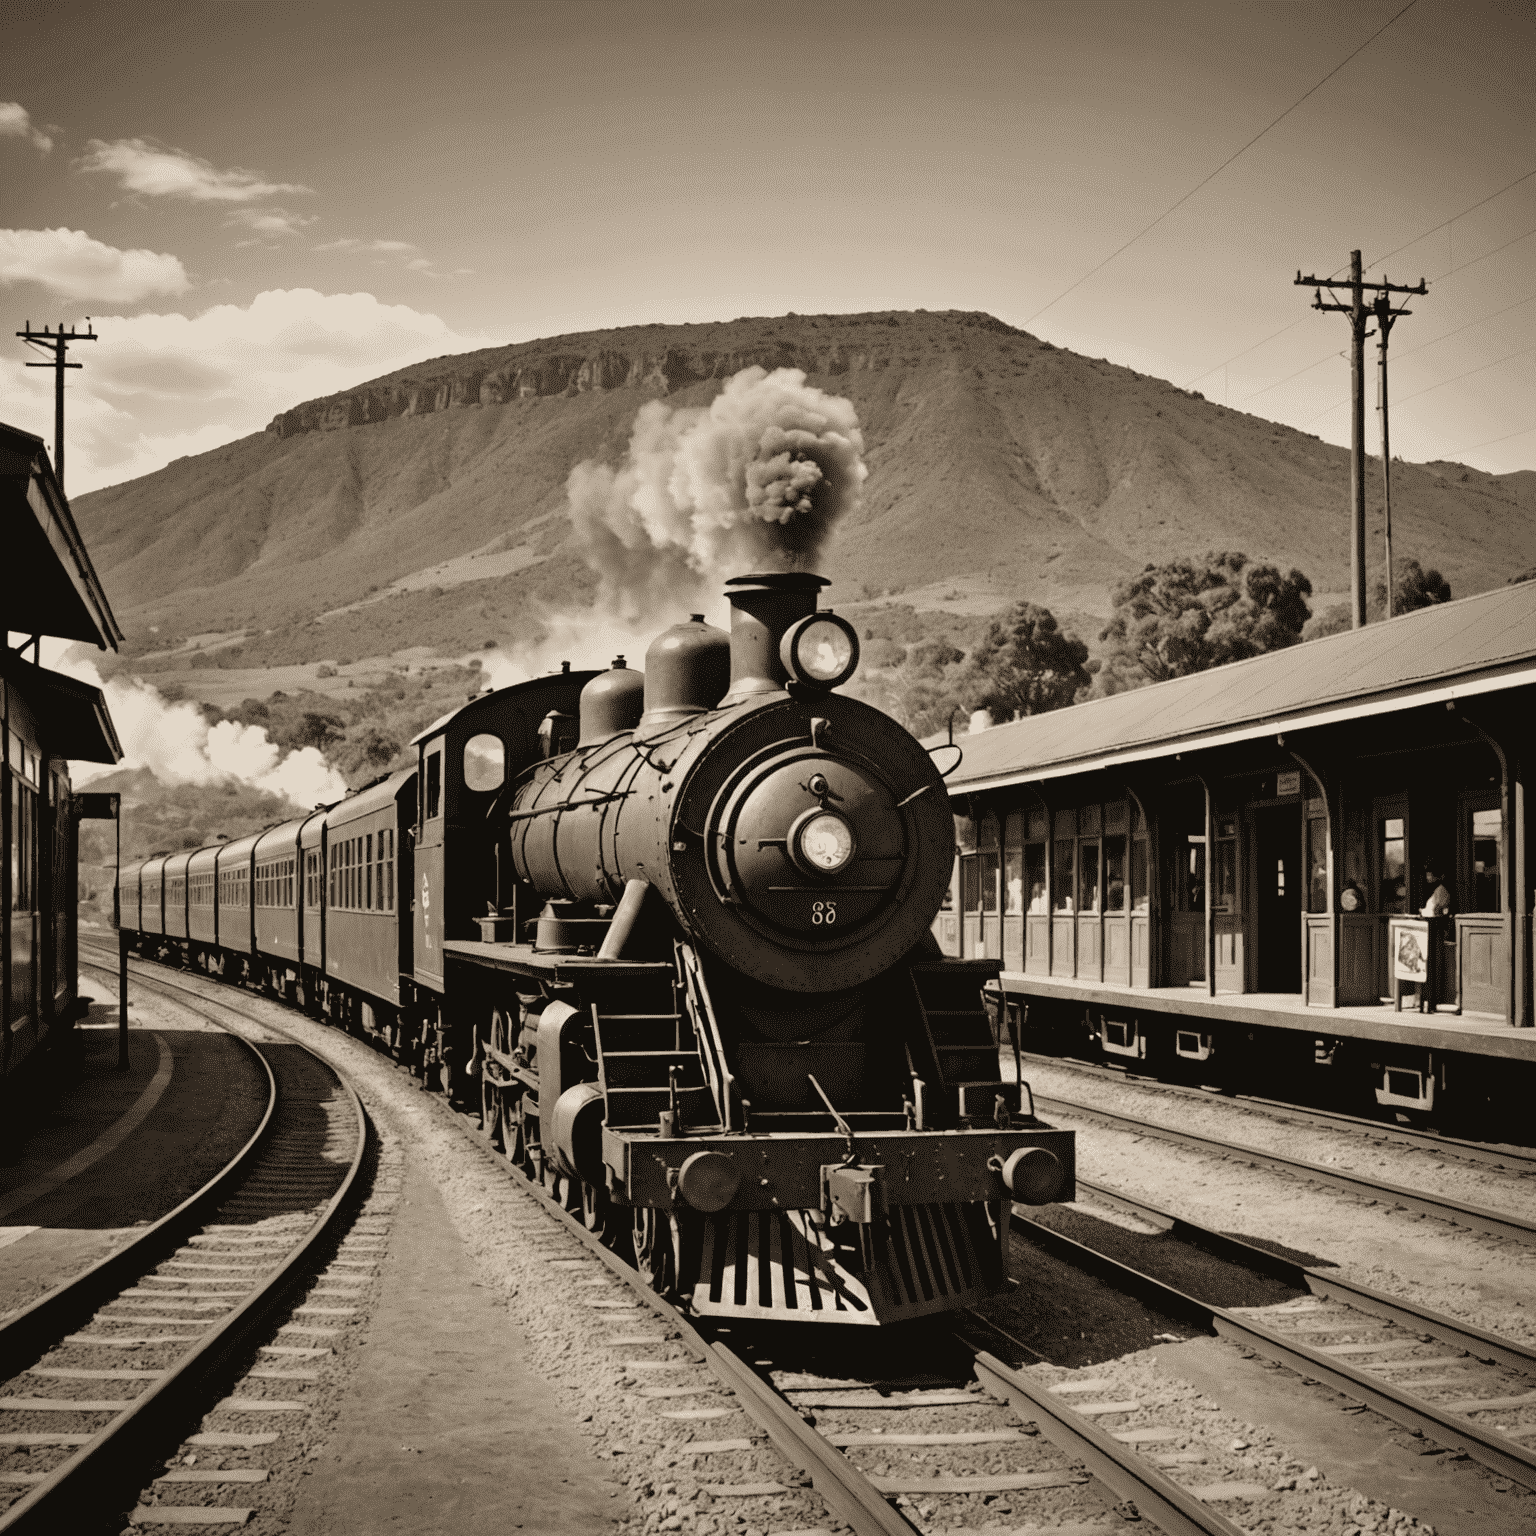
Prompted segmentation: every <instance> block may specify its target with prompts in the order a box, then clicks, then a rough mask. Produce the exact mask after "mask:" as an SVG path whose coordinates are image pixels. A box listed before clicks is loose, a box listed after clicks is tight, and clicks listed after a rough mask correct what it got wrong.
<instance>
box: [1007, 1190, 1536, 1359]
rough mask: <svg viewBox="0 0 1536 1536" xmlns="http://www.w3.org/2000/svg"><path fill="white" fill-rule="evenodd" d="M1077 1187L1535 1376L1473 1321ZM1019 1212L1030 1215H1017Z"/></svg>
mask: <svg viewBox="0 0 1536 1536" xmlns="http://www.w3.org/2000/svg"><path fill="white" fill-rule="evenodd" d="M1077 1187H1078V1188H1079V1189H1086V1190H1089V1191H1091V1192H1092V1193H1093V1194H1095V1195H1097V1196H1098V1197H1099V1198H1100V1199H1101V1200H1103V1201H1104V1202H1105V1203H1106V1204H1108V1205H1113V1206H1116V1207H1118V1208H1119V1209H1120V1210H1122V1211H1125V1212H1127V1213H1128V1214H1130V1215H1132V1216H1136V1217H1138V1218H1140V1219H1141V1220H1142V1221H1147V1222H1151V1223H1153V1224H1154V1225H1156V1226H1160V1227H1162V1228H1163V1229H1164V1230H1165V1231H1167V1232H1169V1233H1171V1234H1172V1235H1173V1236H1175V1237H1177V1238H1179V1239H1180V1240H1182V1241H1183V1242H1186V1243H1191V1244H1193V1245H1194V1246H1195V1247H1197V1248H1203V1249H1204V1250H1205V1251H1206V1252H1207V1253H1210V1254H1212V1255H1214V1256H1215V1257H1216V1258H1219V1259H1226V1260H1228V1261H1230V1262H1232V1263H1235V1264H1240V1265H1242V1266H1243V1267H1244V1268H1245V1269H1252V1270H1256V1271H1258V1272H1259V1273H1262V1274H1267V1275H1269V1276H1271V1277H1272V1278H1273V1279H1276V1280H1281V1281H1284V1282H1286V1283H1287V1284H1290V1285H1294V1286H1296V1287H1298V1288H1300V1289H1305V1290H1308V1291H1310V1292H1311V1293H1312V1294H1313V1295H1314V1296H1317V1297H1320V1298H1321V1299H1322V1300H1324V1301H1336V1302H1338V1303H1340V1304H1341V1305H1342V1306H1347V1307H1354V1308H1355V1309H1356V1310H1357V1311H1360V1312H1369V1313H1372V1314H1373V1315H1375V1316H1377V1317H1381V1318H1389V1319H1390V1320H1391V1321H1392V1322H1393V1323H1394V1324H1397V1325H1398V1326H1401V1327H1404V1328H1412V1329H1414V1330H1416V1331H1419V1332H1423V1333H1433V1334H1435V1335H1436V1336H1437V1337H1438V1338H1439V1339H1440V1340H1441V1341H1442V1342H1444V1343H1446V1344H1450V1345H1453V1346H1454V1347H1455V1348H1457V1349H1464V1350H1466V1352H1467V1353H1468V1354H1469V1355H1471V1356H1473V1357H1474V1358H1476V1359H1478V1360H1482V1361H1483V1362H1484V1363H1485V1364H1489V1365H1492V1364H1498V1365H1507V1366H1509V1367H1510V1368H1511V1369H1512V1370H1516V1371H1529V1372H1532V1373H1533V1374H1536V1349H1530V1348H1528V1347H1527V1346H1526V1345H1524V1344H1520V1343H1517V1342H1516V1341H1515V1340H1514V1339H1506V1338H1501V1337H1500V1336H1499V1335H1498V1334H1496V1333H1489V1332H1487V1331H1486V1330H1484V1329H1482V1328H1474V1327H1473V1326H1472V1325H1471V1324H1470V1323H1463V1322H1459V1321H1458V1320H1457V1319H1456V1318H1454V1317H1448V1316H1447V1315H1446V1314H1445V1313H1444V1312H1434V1311H1431V1310H1430V1309H1429V1308H1428V1307H1416V1306H1413V1305H1411V1304H1410V1303H1408V1302H1406V1301H1404V1300H1403V1299H1402V1298H1401V1297H1398V1296H1392V1295H1389V1294H1388V1293H1387V1292H1386V1291H1378V1290H1375V1289H1374V1288H1372V1287H1371V1286H1368V1285H1357V1284H1356V1283H1355V1282H1354V1281H1352V1280H1341V1279H1339V1278H1338V1277H1337V1276H1336V1275H1330V1274H1327V1273H1325V1272H1324V1271H1323V1270H1320V1269H1310V1268H1308V1267H1307V1266H1306V1265H1304V1264H1298V1263H1296V1262H1295V1261H1294V1260H1292V1259H1287V1258H1283V1257H1282V1256H1281V1255H1280V1254H1277V1253H1271V1252H1270V1251H1269V1250H1268V1249H1267V1248H1260V1247H1259V1246H1258V1245H1257V1244H1256V1243H1250V1242H1246V1241H1244V1239H1242V1238H1240V1237H1232V1236H1230V1235H1228V1234H1227V1233H1225V1232H1217V1231H1214V1230H1212V1229H1211V1228H1210V1227H1202V1226H1200V1225H1198V1224H1197V1223H1195V1222H1192V1221H1186V1220H1185V1219H1184V1218H1183V1217H1182V1216H1174V1215H1171V1214H1170V1213H1169V1212H1167V1211H1161V1210H1159V1209H1158V1208H1157V1207H1156V1206H1155V1205H1148V1204H1146V1202H1145V1201H1142V1200H1137V1199H1134V1198H1133V1197H1132V1196H1130V1195H1126V1194H1122V1193H1121V1192H1120V1191H1119V1190H1117V1189H1110V1188H1108V1187H1107V1186H1106V1185H1103V1184H1095V1183H1093V1182H1092V1181H1091V1180H1089V1179H1084V1178H1079V1179H1078V1181H1077ZM1018 1214H1020V1215H1025V1214H1027V1213H1026V1212H1024V1211H1019V1212H1018Z"/></svg>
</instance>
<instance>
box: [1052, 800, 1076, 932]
mask: <svg viewBox="0 0 1536 1536" xmlns="http://www.w3.org/2000/svg"><path fill="white" fill-rule="evenodd" d="M1057 814H1058V820H1059V819H1060V813H1059V812H1058V813H1057ZM1076 852H1077V844H1076V843H1075V842H1074V841H1073V840H1072V839H1071V838H1070V837H1062V838H1058V839H1057V840H1056V858H1055V871H1056V879H1055V881H1054V883H1053V885H1052V890H1053V891H1054V893H1055V900H1054V901H1053V902H1052V903H1051V910H1052V911H1053V912H1070V911H1071V910H1072V887H1073V884H1074V881H1075V877H1076V873H1077V866H1076V863H1075V862H1074V859H1073V855H1074V854H1075V853H1076Z"/></svg>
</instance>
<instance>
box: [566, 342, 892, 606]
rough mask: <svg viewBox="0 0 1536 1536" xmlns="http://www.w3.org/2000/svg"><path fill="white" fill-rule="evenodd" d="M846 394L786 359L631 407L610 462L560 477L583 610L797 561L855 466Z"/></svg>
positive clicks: (685, 601) (854, 485)
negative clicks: (591, 583) (716, 389)
mask: <svg viewBox="0 0 1536 1536" xmlns="http://www.w3.org/2000/svg"><path fill="white" fill-rule="evenodd" d="M863 452H864V438H863V435H862V434H861V433H860V431H859V422H858V415H857V413H856V412H855V410H854V407H853V403H852V402H851V401H849V400H845V399H843V398H842V397H841V396H839V395H829V394H827V393H825V392H824V391H822V390H820V389H816V388H815V387H813V386H812V385H808V384H807V383H806V382H805V374H804V373H803V372H801V370H800V369H798V368H776V369H775V370H774V371H773V372H772V373H768V372H767V371H765V370H764V369H762V368H744V369H743V370H742V371H741V372H740V373H738V374H736V375H735V376H734V377H732V378H731V379H730V380H728V381H727V383H726V386H725V388H724V389H723V390H721V392H720V393H719V394H718V395H717V396H716V397H715V399H714V401H713V403H712V404H710V405H709V406H707V407H698V406H683V407H674V406H670V405H668V404H666V402H665V401H662V400H653V401H651V402H649V403H648V404H646V405H644V406H642V407H641V408H640V410H639V412H638V413H637V414H636V416H635V424H634V427H633V429H632V431H631V433H630V439H629V447H628V450H627V451H626V453H625V456H624V461H623V463H622V464H620V465H619V466H618V467H617V468H613V467H611V466H609V465H606V464H598V463H595V462H594V461H592V460H587V461H585V462H584V463H581V464H578V465H577V466H576V468H575V469H573V470H572V471H571V475H570V479H569V480H568V481H567V482H566V493H567V495H568V497H569V501H570V518H571V522H572V524H573V525H574V527H575V529H576V532H577V534H578V535H579V536H580V537H581V540H582V543H583V548H582V554H583V556H584V557H585V558H586V560H587V562H588V564H590V565H591V566H592V568H593V569H594V570H595V571H596V572H597V573H598V576H599V577H600V587H599V592H598V602H597V609H596V612H597V613H605V614H617V615H618V616H619V617H620V618H622V619H626V620H630V621H636V622H638V621H644V620H646V619H648V618H650V617H651V616H652V615H653V614H654V615H656V616H658V617H659V616H661V612H662V610H663V609H664V608H665V609H666V610H667V611H668V612H670V611H671V610H674V609H678V608H685V607H687V606H689V605H693V606H695V607H696V606H697V602H698V596H699V594H700V593H702V592H703V591H705V590H707V589H708V588H710V587H718V585H719V582H720V579H721V578H723V577H726V576H740V575H745V574H747V573H748V572H751V571H763V570H785V569H795V568H805V567H808V566H809V565H810V564H811V563H812V562H813V561H814V560H815V558H816V556H817V555H818V554H819V552H820V551H821V549H822V547H823V545H824V544H825V542H826V540H827V538H828V536H829V535H830V533H831V532H832V529H833V527H834V526H835V525H836V523H837V521H838V519H839V518H840V517H842V516H843V515H844V514H845V513H846V512H848V511H850V510H851V509H852V508H853V507H855V506H857V505H858V501H859V497H860V494H861V492H862V489H863V485H864V480H865V476H866V475H867V474H868V471H867V470H866V469H865V467H864V460H863Z"/></svg>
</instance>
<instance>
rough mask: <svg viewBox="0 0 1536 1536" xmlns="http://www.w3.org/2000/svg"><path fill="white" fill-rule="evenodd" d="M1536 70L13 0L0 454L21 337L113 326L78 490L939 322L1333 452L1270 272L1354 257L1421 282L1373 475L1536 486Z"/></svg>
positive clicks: (1336, 409) (36, 374)
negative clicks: (1188, 392) (706, 344)
mask: <svg viewBox="0 0 1536 1536" xmlns="http://www.w3.org/2000/svg"><path fill="white" fill-rule="evenodd" d="M1405 7H1406V8H1405ZM1533 58H1536V7H1533V6H1532V5H1531V4H1530V3H1529V0H1412V3H1411V4H1410V3H1408V0H1355V3H1353V4H1350V5H1347V6H1342V7H1341V6H1338V5H1324V4H1321V3H1314V0H1287V3H1268V4H1266V3H1259V0H1250V3H1244V4H1240V5H1235V4H1232V3H1230V0H1210V3H1205V0H1168V3H1156V0H1154V3H1148V0H1112V3H1111V0H1104V3H1098V4H1095V3H1092V0H1086V3H1071V4H1069V3H1065V0H1059V3H1058V0H1052V3H1027V0H1014V3H1008V4H992V3H983V0H944V3H943V4H926V5H918V4H907V3H903V0H879V3H865V0H854V3H847V4H835V3H831V0H820V3H814V4H801V3H799V0H781V3H779V4H775V5H772V6H764V5H760V4H746V3H740V0H707V3H706V0H697V3H676V0H558V3H556V0H544V3H543V4H538V5H527V4H521V3H518V0H495V3H471V0H465V3H455V0H439V3H438V4H435V5H411V6H407V5H403V4H391V3H388V0H385V3H379V0H369V3H368V4H366V5H364V4H359V3H356V0H307V3H305V4H303V5H299V4H289V3H286V0H261V3H259V4H258V3H255V0H134V3H131V4H123V3H122V0H114V3H95V0H90V3H86V0H11V3H10V5H9V6H8V8H7V47H6V49H5V53H4V57H3V59H0V310H3V314H0V320H3V321H4V336H5V340H4V344H3V345H0V419H4V420H5V421H7V422H10V423H12V424H13V425H16V426H19V427H23V428H25V429H27V430H30V431H33V432H36V433H38V434H39V435H40V436H42V437H44V438H45V439H47V440H48V441H49V442H50V443H51V440H52V436H53V396H52V385H53V375H52V373H51V372H49V371H47V370H44V369H31V370H28V369H27V368H26V367H25V366H24V365H25V363H26V361H28V360H29V359H32V358H35V357H36V355H35V354H33V353H32V352H31V351H30V349H28V348H27V347H26V346H25V345H24V344H23V343H22V342H21V341H19V340H15V339H13V337H12V335H11V333H12V332H14V331H17V330H20V329H22V328H23V326H24V325H25V323H27V322H28V321H30V322H31V323H32V324H34V325H41V324H43V323H45V322H46V323H49V324H57V323H59V322H63V323H64V324H66V325H68V324H75V325H81V326H83V324H84V321H85V317H86V316H90V317H91V319H92V323H93V325H94V328H95V329H96V331H97V332H98V333H99V335H100V340H98V341H96V342H93V343H90V344H83V345H78V346H76V347H75V348H74V349H72V351H71V353H70V356H71V359H72V360H73V361H79V362H82V363H83V364H84V365H85V366H84V367H83V369H81V370H79V371H78V372H72V373H71V374H70V375H69V385H68V400H67V406H66V410H67V412H68V425H67V464H66V476H67V487H68V489H69V491H70V492H71V493H75V494H78V493H80V492H82V491H85V490H90V489H94V488H96V487H98V486H102V485H107V484H112V483H115V482H117V481H121V480H125V479H129V478H132V477H134V476H136V475H140V474H144V473H147V472H149V471H150V470H153V469H156V468H158V467H160V466H161V465H163V464H165V463H167V462H169V461H171V460H172V459H175V458H178V457H180V456H182V455H184V454H189V453H197V452H201V451H203V450H205V449H208V448H213V447H217V446H218V445H220V444H222V443H224V442H228V441H231V440H233V439H235V438H238V437H243V436H245V435H246V434H248V433H250V432H253V431H259V430H260V429H261V428H262V427H264V426H265V425H266V423H267V422H268V421H269V420H270V419H271V418H272V416H274V415H275V414H276V413H277V412H279V411H281V410H284V409H287V408H289V407H291V406H293V405H296V404H298V403H299V402H301V401H303V400H307V399H312V398H314V397H315V396H318V395H324V394H328V393H331V392H333V391H335V390H338V389H342V388H346V387H348V386H350V385H353V384H357V383H361V382H363V381H364V380H367V379H370V378H374V377H377V376H378V375H380V374H383V373H387V372H390V371H392V370H394V369H396V368H400V367H403V366H405V365H407V364H409V363H411V362H415V361H419V360H421V359H424V358H429V357H436V356H441V355H443V354H445V353H450V352H455V351H462V350H468V349H471V348H475V347H482V346H488V345H501V344H506V343H510V342H516V341H524V340H529V339H531V338H534V337H539V336H552V335H559V334H562V333H565V332H571V331H581V330H589V329H595V328H601V327H607V326H620V325H629V324H639V323H649V322H658V321H660V322H681V321H688V320H692V321H701V320H715V319H731V318H734V317H736V316H740V315H764V314H783V313H785V312H787V311H794V312H797V313H801V314H816V313H837V312H849V311H860V310H875V309H887V308H895V309H917V308H922V309H929V310H943V309H965V310H985V311H987V312H989V313H991V314H993V315H996V316H998V317H999V318H1001V319H1003V320H1005V321H1007V322H1009V323H1010V324H1013V325H1017V326H1020V327H1023V328H1024V329H1026V330H1028V331H1030V332H1032V333H1033V334H1035V335H1037V336H1039V337H1042V338H1043V339H1046V340H1049V341H1051V342H1054V343H1056V344H1058V345H1060V346H1065V347H1070V348H1072V349H1074V350H1076V351H1079V352H1082V353H1085V354H1087V355H1089V356H1092V357H1107V358H1109V359H1110V360H1111V361H1113V362H1117V363H1122V364H1125V365H1127V366H1129V367H1132V368H1136V369H1138V370H1140V371H1142V372H1147V373H1152V374H1156V375H1158V376H1160V377H1162V378H1167V379H1170V380H1172V381H1173V382H1174V383H1176V384H1179V385H1181V386H1184V387H1188V388H1192V389H1197V390H1200V391H1201V392H1202V393H1204V394H1205V395H1206V396H1207V397H1208V398H1210V399H1214V400H1218V401H1223V402H1225V403H1228V404H1230V405H1233V406H1235V407H1239V408H1241V409H1243V410H1247V411H1252V412H1255V413H1257V414H1259V415H1263V416H1266V417H1271V418H1273V419H1275V420H1279V421H1284V422H1287V423H1289V424H1291V425H1293V426H1297V427H1300V428H1303V429H1304V430H1306V431H1309V432H1315V433H1317V434H1319V435H1320V436H1321V437H1323V438H1325V439H1327V440H1329V441H1332V442H1339V443H1343V442H1347V441H1348V432H1349V413H1348V409H1347V401H1348V395H1349V372H1348V363H1347V347H1348V322H1347V320H1346V319H1345V317H1343V316H1341V315H1336V314H1318V313H1316V312H1314V311H1313V310H1312V309H1311V308H1310V307H1309V306H1310V304H1311V302H1312V291H1311V290H1310V289H1303V288H1298V287H1296V286H1295V285H1294V283H1293V279H1294V277H1295V276H1296V273H1297V271H1298V269H1299V270H1300V271H1302V272H1303V273H1311V272H1316V273H1317V274H1318V275H1320V276H1325V275H1328V274H1332V273H1338V272H1340V271H1342V270H1343V269H1344V268H1346V267H1347V264H1348V260H1349V252H1350V251H1351V250H1352V249H1356V248H1358V249H1360V250H1361V251H1363V253H1364V259H1365V261H1366V263H1367V271H1368V275H1371V276H1377V277H1379V276H1381V275H1382V274H1383V273H1385V274H1386V275H1388V276H1390V278H1391V279H1392V280H1393V281H1394V282H1406V283H1414V282H1417V280H1418V279H1419V278H1420V277H1421V276H1422V277H1424V278H1426V279H1427V280H1428V282H1429V293H1428V294H1427V296H1425V297H1422V298H1417V297H1416V298H1414V299H1413V300H1411V301H1410V302H1409V307H1410V308H1411V309H1412V311H1413V313H1412V314H1411V315H1410V316H1408V317H1406V318H1404V319H1402V320H1401V321H1399V322H1398V324H1397V326H1396V327H1395V329H1394V330H1393V332H1392V341H1391V357H1392V359H1393V362H1392V374H1391V393H1392V401H1393V410H1392V419H1391V433H1392V448H1393V451H1394V453H1396V454H1399V455H1401V456H1402V457H1404V458H1407V459H1413V460H1428V459H1441V458H1446V459H1457V460H1461V461H1463V462H1466V463H1468V464H1473V465H1476V466H1478V467H1480V468H1484V469H1488V470H1493V471H1500V472H1502V471H1509V470H1517V469H1525V468H1532V467H1536V410H1533V406H1536V69H1533V67H1532V64H1531V60H1532V59H1533ZM1522 178H1523V179H1522ZM1374 356H1375V343H1374V341H1373V342H1371V343H1369V344H1368V362H1369V366H1370V368H1371V371H1372V375H1373V374H1374ZM36 360H41V359H40V358H39V359H36ZM1374 404H1375V384H1374V377H1372V378H1371V381H1370V383H1369V386H1368V393H1367V407H1368V419H1367V426H1366V433H1367V444H1368V446H1369V447H1371V448H1372V449H1373V450H1374V449H1375V448H1376V447H1377V444H1378V442H1379V439H1378V435H1377V434H1378V427H1377V424H1376V420H1375V413H1374V410H1373V409H1372V407H1374Z"/></svg>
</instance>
